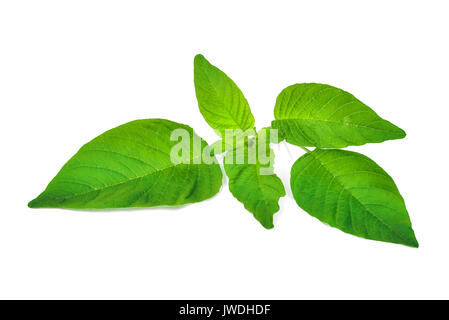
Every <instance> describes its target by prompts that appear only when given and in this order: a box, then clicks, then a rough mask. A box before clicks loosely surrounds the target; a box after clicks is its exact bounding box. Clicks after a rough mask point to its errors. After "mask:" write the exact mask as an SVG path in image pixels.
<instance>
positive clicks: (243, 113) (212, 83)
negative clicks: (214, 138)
mask: <svg viewBox="0 0 449 320" xmlns="http://www.w3.org/2000/svg"><path fill="white" fill-rule="evenodd" d="M194 67H195V70H194V80H195V90H196V97H197V99H198V105H199V108H200V111H201V114H202V115H203V117H204V119H205V120H206V121H207V123H208V124H209V125H210V126H211V127H212V128H213V129H216V130H218V132H219V134H220V135H221V136H222V137H224V130H226V129H241V130H246V129H252V128H253V127H254V117H253V115H252V114H251V110H250V108H249V105H248V101H246V98H245V97H244V96H243V93H242V92H241V91H240V89H239V88H238V87H237V85H236V84H235V83H234V81H232V80H231V79H230V78H229V77H228V76H227V75H226V74H225V73H224V72H222V71H221V70H220V69H218V68H217V67H215V66H213V65H211V64H210V63H209V61H207V60H206V58H204V56H202V55H200V54H199V55H197V56H196V57H195V61H194Z"/></svg>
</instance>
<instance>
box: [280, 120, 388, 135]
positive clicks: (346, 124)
mask: <svg viewBox="0 0 449 320" xmlns="http://www.w3.org/2000/svg"><path fill="white" fill-rule="evenodd" d="M303 120H305V121H316V122H328V123H332V124H340V125H344V126H353V127H356V128H364V129H370V130H375V131H381V132H390V133H395V131H394V130H384V129H378V128H373V127H369V126H363V125H359V124H356V123H353V122H342V121H336V120H334V121H332V120H323V119H312V118H289V119H276V120H274V121H303ZM377 121H385V120H382V119H381V120H376V122H377ZM373 123H374V122H373Z"/></svg>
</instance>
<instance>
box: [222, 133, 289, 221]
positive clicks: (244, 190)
mask: <svg viewBox="0 0 449 320" xmlns="http://www.w3.org/2000/svg"><path fill="white" fill-rule="evenodd" d="M263 141H264V140H262V139H260V137H258V138H257V139H256V140H251V141H249V143H248V144H247V145H245V146H244V147H242V148H237V149H233V150H229V151H228V153H227V154H226V156H225V159H224V168H225V171H226V174H227V176H228V177H229V190H230V191H231V193H232V195H233V196H234V197H235V198H236V199H237V200H239V201H240V202H242V203H243V204H244V206H245V208H246V209H247V210H248V211H250V212H251V213H253V214H254V217H255V218H256V219H257V220H258V221H259V222H260V223H261V224H262V225H263V226H264V227H265V228H267V229H271V228H273V227H274V225H273V215H274V214H275V213H276V212H278V211H279V198H281V197H283V196H285V189H284V185H283V184H282V181H281V179H279V177H278V176H276V174H274V172H273V163H274V153H273V152H272V150H271V149H270V146H269V142H268V141H267V142H266V144H265V149H264V150H265V152H263V151H262V153H260V154H259V148H260V147H261V146H262V143H264V142H263ZM238 152H242V154H243V156H244V159H243V163H239V162H238V159H239V155H238ZM261 154H265V155H266V157H264V159H263V160H262V159H261V157H260V155H261ZM251 155H252V156H251ZM251 158H253V159H255V161H254V162H253V161H250V160H249V159H251ZM267 161H268V162H267Z"/></svg>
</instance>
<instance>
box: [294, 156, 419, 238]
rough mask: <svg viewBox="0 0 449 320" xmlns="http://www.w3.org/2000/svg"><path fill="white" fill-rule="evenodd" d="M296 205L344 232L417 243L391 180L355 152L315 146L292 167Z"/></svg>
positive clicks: (371, 162)
mask: <svg viewBox="0 0 449 320" xmlns="http://www.w3.org/2000/svg"><path fill="white" fill-rule="evenodd" d="M290 183H291V188H292V193H293V197H294V198H295V200H296V202H297V203H298V205H299V206H300V207H301V208H302V209H304V210H305V211H307V212H308V213H309V214H311V215H312V216H314V217H316V218H318V219H320V220H321V221H323V222H325V223H328V224H329V225H331V226H333V227H336V228H338V229H340V230H342V231H344V232H347V233H350V234H353V235H356V236H360V237H363V238H367V239H373V240H380V241H386V242H393V243H400V244H405V245H408V246H412V247H418V242H417V240H416V238H415V234H414V232H413V229H412V226H411V222H410V218H409V215H408V213H407V210H406V208H405V203H404V200H403V198H402V196H401V195H400V193H399V191H398V189H397V187H396V185H395V183H394V181H393V179H392V178H391V177H390V176H389V175H388V174H387V173H386V172H385V171H384V170H383V169H382V168H381V167H379V166H378V165H377V164H376V163H375V162H374V161H372V160H371V159H369V158H368V157H366V156H364V155H361V154H359V153H356V152H350V151H344V150H319V149H318V150H315V151H313V152H310V153H307V154H305V155H304V156H302V157H300V158H299V159H298V160H297V161H296V162H295V164H294V165H293V167H292V171H291V180H290Z"/></svg>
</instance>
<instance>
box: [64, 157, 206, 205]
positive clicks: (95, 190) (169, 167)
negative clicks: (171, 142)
mask: <svg viewBox="0 0 449 320" xmlns="http://www.w3.org/2000/svg"><path fill="white" fill-rule="evenodd" d="M181 165H186V166H188V165H207V164H204V163H198V164H195V163H192V164H185V163H178V164H176V165H174V166H167V167H165V168H162V169H158V170H155V171H152V172H150V173H147V174H144V175H141V176H137V177H134V178H131V179H128V180H125V181H122V182H119V183H115V184H111V185H108V186H105V187H101V188H97V189H95V188H94V189H92V190H89V191H86V192H82V193H78V194H74V195H70V196H67V197H62V199H73V198H75V197H80V196H84V195H87V194H89V193H92V192H97V191H104V190H106V189H109V188H113V187H117V186H120V185H122V184H125V183H128V182H133V181H135V180H138V179H142V178H146V177H148V176H150V175H153V174H156V173H159V172H162V171H165V170H168V169H173V168H176V167H178V166H181Z"/></svg>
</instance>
